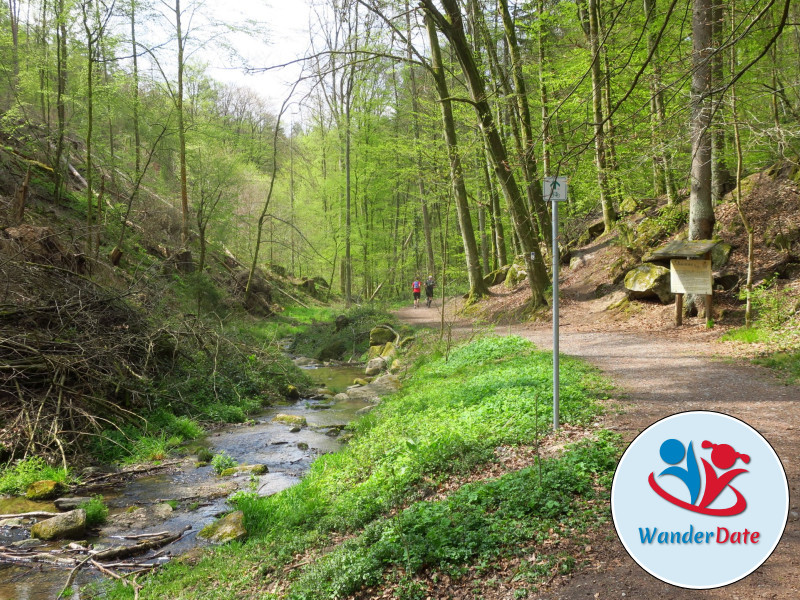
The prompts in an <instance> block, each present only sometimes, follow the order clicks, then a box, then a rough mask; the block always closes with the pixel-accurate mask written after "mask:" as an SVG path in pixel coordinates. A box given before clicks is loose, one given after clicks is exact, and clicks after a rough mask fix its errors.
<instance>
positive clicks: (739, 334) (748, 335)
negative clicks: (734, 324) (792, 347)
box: [721, 327, 772, 344]
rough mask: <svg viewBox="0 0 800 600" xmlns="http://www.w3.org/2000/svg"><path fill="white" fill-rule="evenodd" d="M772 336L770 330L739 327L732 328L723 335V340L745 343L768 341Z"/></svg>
mask: <svg viewBox="0 0 800 600" xmlns="http://www.w3.org/2000/svg"><path fill="white" fill-rule="evenodd" d="M771 336H772V333H771V332H770V331H767V330H766V329H761V328H759V327H739V328H737V329H731V330H730V331H728V332H726V333H725V335H723V336H722V338H721V340H722V341H723V342H742V343H745V344H757V343H762V342H768V341H769V340H770V338H771Z"/></svg>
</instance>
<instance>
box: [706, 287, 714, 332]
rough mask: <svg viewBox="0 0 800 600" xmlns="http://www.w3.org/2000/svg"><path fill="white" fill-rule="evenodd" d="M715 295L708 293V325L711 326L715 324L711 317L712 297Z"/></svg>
mask: <svg viewBox="0 0 800 600" xmlns="http://www.w3.org/2000/svg"><path fill="white" fill-rule="evenodd" d="M713 297H714V296H713V294H706V327H711V326H712V325H713V322H712V321H713V320H712V318H711V299H712V298H713Z"/></svg>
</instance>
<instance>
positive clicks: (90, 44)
mask: <svg viewBox="0 0 800 600" xmlns="http://www.w3.org/2000/svg"><path fill="white" fill-rule="evenodd" d="M81 7H82V10H83V29H84V31H85V32H86V53H87V58H86V233H87V242H86V253H87V254H89V255H91V253H92V237H93V235H94V227H95V224H94V194H93V188H92V181H93V178H94V169H93V167H92V133H93V129H94V52H95V49H94V39H95V38H94V32H93V31H92V28H91V27H90V26H89V14H88V10H89V7H88V6H87V4H86V3H85V2H84V3H83V4H82V5H81Z"/></svg>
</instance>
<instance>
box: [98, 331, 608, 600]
mask: <svg viewBox="0 0 800 600" xmlns="http://www.w3.org/2000/svg"><path fill="white" fill-rule="evenodd" d="M551 364H552V363H551V357H550V355H549V353H544V352H539V351H537V350H536V349H535V348H534V347H533V345H532V344H531V343H530V342H527V341H525V340H523V339H521V338H519V337H491V338H485V339H480V340H478V341H475V342H472V343H469V344H466V345H463V346H460V347H458V348H456V349H455V350H453V351H452V352H451V353H450V356H449V359H448V360H445V358H444V357H439V358H435V359H432V360H431V361H430V362H428V363H427V364H423V365H419V366H418V367H417V368H416V371H415V372H414V374H413V375H412V376H411V377H410V378H409V379H408V380H407V381H406V382H405V384H404V387H403V390H402V391H401V392H399V393H398V394H396V395H395V396H393V397H390V398H387V399H386V400H385V401H384V403H383V404H382V405H380V406H379V407H378V408H377V409H376V410H374V411H373V412H372V413H370V414H368V415H366V416H365V417H363V418H362V419H361V420H359V421H358V422H356V423H355V424H354V425H353V427H352V429H353V433H354V434H355V435H354V438H353V439H352V440H351V442H350V444H349V445H348V446H347V447H346V448H344V449H343V450H342V451H340V452H338V453H336V454H329V455H325V456H322V457H320V458H319V459H318V460H317V461H316V462H315V463H314V464H313V466H312V468H311V471H310V472H309V473H308V474H307V475H306V477H304V479H303V480H302V481H301V483H300V484H298V485H296V486H294V487H292V488H289V489H288V490H285V491H283V492H281V493H280V494H276V495H274V496H270V497H267V498H260V497H257V496H255V495H253V494H240V495H238V496H237V497H236V499H235V500H234V503H235V504H236V506H237V507H238V508H240V509H242V510H243V511H244V514H245V523H246V526H247V528H248V531H249V532H250V541H249V542H247V543H246V544H244V545H230V546H227V547H224V548H220V549H217V550H215V551H214V552H213V554H209V555H205V556H204V557H203V558H202V559H200V560H199V562H197V563H196V564H188V563H183V564H181V563H180V562H176V563H175V564H171V565H169V566H168V567H167V568H166V569H164V570H163V571H162V572H161V573H159V574H158V575H156V576H155V577H153V578H152V579H151V580H150V581H149V584H148V586H147V587H146V589H145V590H144V592H143V594H142V597H143V598H147V597H152V598H162V597H169V598H212V597H213V598H242V597H258V598H269V597H273V595H272V594H273V593H280V595H285V596H288V597H291V598H340V597H344V596H346V595H347V594H350V593H353V592H355V591H357V590H359V589H361V588H363V587H364V586H371V585H377V584H380V583H381V582H382V581H384V580H386V581H389V582H391V581H392V580H393V579H394V580H396V579H397V577H400V575H398V573H414V572H419V571H420V570H423V569H428V568H434V569H444V570H446V571H448V572H450V573H454V574H457V573H458V571H459V569H462V568H465V566H468V565H470V564H472V563H474V562H475V561H487V560H488V561H491V560H494V559H496V558H497V557H500V556H504V555H509V554H513V553H515V552H517V551H518V549H519V548H520V547H522V546H523V545H525V544H531V543H534V544H535V543H536V542H537V540H540V539H542V538H543V536H544V537H546V536H547V535H548V532H550V531H551V530H553V529H559V528H562V527H565V526H570V527H573V528H574V527H588V526H590V525H592V524H593V523H595V522H597V521H598V520H599V519H601V518H602V515H601V514H600V513H602V512H603V510H602V509H600V508H598V509H592V510H589V509H587V507H588V506H589V505H590V504H591V505H592V506H601V505H602V503H601V504H597V503H596V498H597V494H598V491H600V492H599V493H604V492H603V491H602V490H603V489H604V487H605V486H606V485H607V483H608V480H609V477H610V475H611V472H612V470H613V465H614V458H615V455H616V447H615V444H614V442H613V440H611V438H610V437H609V436H608V435H606V434H603V433H599V434H598V435H596V436H594V437H593V438H591V439H587V440H586V441H584V442H582V443H579V444H577V445H574V446H573V447H570V448H568V449H567V450H566V451H565V452H564V453H563V454H562V455H561V456H558V457H555V458H548V459H546V460H542V461H541V462H539V463H538V464H533V465H532V466H531V467H529V468H525V469H523V470H520V471H516V472H511V473H508V474H506V475H503V476H501V477H499V478H497V479H494V480H482V481H477V482H474V483H471V484H468V485H464V486H462V487H461V488H459V489H456V490H455V491H453V492H452V493H451V494H450V495H449V496H447V497H444V498H437V499H436V500H430V499H429V498H430V497H431V496H432V495H433V494H434V493H435V491H436V490H437V488H438V486H439V485H440V484H441V483H442V482H445V481H447V480H448V479H452V476H453V475H458V474H466V473H469V472H471V471H474V470H475V469H476V468H478V467H479V466H480V465H481V464H484V463H487V462H489V461H492V460H493V459H494V449H495V448H496V447H498V446H501V445H515V444H519V445H537V444H538V443H539V441H540V440H541V438H542V436H543V435H544V434H545V433H546V432H547V429H548V427H549V424H550V422H551V420H552V414H551V401H552V394H551V387H550V378H551ZM562 365H563V366H562V392H561V408H562V413H561V415H562V420H563V421H564V422H565V423H572V424H583V425H587V424H589V423H591V422H592V421H593V420H594V419H595V417H596V416H597V415H598V414H599V413H600V411H601V407H600V404H599V402H598V400H599V399H600V398H602V397H603V396H604V395H605V392H606V390H607V389H608V385H607V382H605V381H604V380H603V379H601V378H600V377H599V376H598V374H597V373H596V371H595V370H593V369H592V368H590V367H588V366H586V365H583V364H581V363H579V362H577V361H574V360H571V359H568V358H566V357H565V358H564V362H563V363H562ZM534 462H536V461H534ZM343 539H347V541H345V542H344V543H342V544H340V545H339V546H338V547H336V549H335V550H333V551H331V552H327V554H325V555H324V557H323V558H320V559H318V560H316V561H312V562H310V563H309V564H304V565H303V566H302V568H294V569H292V568H287V565H292V563H295V562H296V561H298V560H300V559H302V557H304V556H316V555H319V554H320V553H321V552H322V550H321V549H322V548H324V547H326V546H327V545H329V544H330V543H331V542H334V543H335V542H339V541H341V540H343ZM301 562H303V561H302V560H301ZM545 563H546V564H550V563H552V564H561V563H560V562H559V561H557V560H553V561H547V560H546V561H545ZM545 563H543V564H545ZM295 566H298V565H295ZM545 570H546V569H545ZM403 576H405V575H403ZM114 593H115V594H118V595H119V597H125V594H126V593H127V592H125V591H123V590H122V589H118V590H115V592H114ZM114 597H118V596H114Z"/></svg>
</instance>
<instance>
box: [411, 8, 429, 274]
mask: <svg viewBox="0 0 800 600" xmlns="http://www.w3.org/2000/svg"><path fill="white" fill-rule="evenodd" d="M406 32H407V35H408V45H407V47H406V55H407V56H408V60H409V64H408V77H409V82H410V83H411V119H412V124H413V133H414V160H415V162H416V166H417V186H418V188H419V201H420V207H421V208H422V229H423V233H424V234H425V258H426V260H427V264H428V269H427V270H428V274H429V275H434V276H435V275H436V262H435V261H434V257H433V238H432V236H431V219H430V215H429V214H428V200H427V197H426V194H425V177H424V174H425V173H424V170H423V168H422V153H421V149H420V147H419V145H420V133H419V130H420V128H419V97H418V95H417V76H416V74H415V73H414V65H413V64H412V63H411V58H412V56H413V53H412V50H411V39H412V37H411V11H410V10H409V6H408V1H406Z"/></svg>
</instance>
